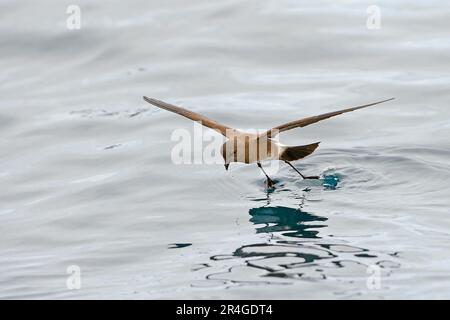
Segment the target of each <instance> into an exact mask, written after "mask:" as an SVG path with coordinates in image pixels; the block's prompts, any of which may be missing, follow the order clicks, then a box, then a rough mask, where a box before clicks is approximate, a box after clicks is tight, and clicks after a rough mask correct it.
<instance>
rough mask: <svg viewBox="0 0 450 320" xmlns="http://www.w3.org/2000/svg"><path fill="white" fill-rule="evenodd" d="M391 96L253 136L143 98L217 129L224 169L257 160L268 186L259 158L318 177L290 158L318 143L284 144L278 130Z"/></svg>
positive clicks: (312, 149)
mask: <svg viewBox="0 0 450 320" xmlns="http://www.w3.org/2000/svg"><path fill="white" fill-rule="evenodd" d="M393 99H394V98H391V99H387V100H382V101H378V102H374V103H370V104H365V105H361V106H357V107H352V108H346V109H342V110H339V111H334V112H329V113H324V114H321V115H318V116H313V117H307V118H303V119H300V120H295V121H291V122H288V123H285V124H282V125H279V126H276V127H274V128H272V129H270V130H268V131H267V132H265V133H263V134H260V135H256V134H251V133H245V132H240V131H238V130H236V129H233V128H231V127H228V126H225V125H223V124H220V123H218V122H216V121H214V120H211V119H209V118H207V117H205V116H202V115H200V114H198V113H195V112H193V111H189V110H187V109H184V108H182V107H179V106H175V105H172V104H169V103H166V102H163V101H160V100H157V99H153V98H148V97H145V96H144V100H145V101H147V102H148V103H150V104H152V105H154V106H157V107H159V108H162V109H165V110H168V111H171V112H175V113H177V114H179V115H182V116H184V117H186V118H188V119H191V120H194V121H198V122H200V123H201V124H202V125H204V126H206V127H208V128H211V129H213V130H216V131H217V132H219V133H220V134H222V135H223V136H225V137H226V138H228V140H227V141H226V142H225V143H224V144H223V146H222V149H221V153H222V157H223V158H224V161H225V168H226V169H228V166H229V164H230V163H231V162H242V163H255V162H256V163H257V164H258V167H260V168H261V170H262V171H263V172H264V174H265V175H266V177H267V181H268V184H269V185H273V181H272V180H271V179H270V178H269V176H268V175H267V174H266V172H265V171H264V169H263V168H262V166H261V163H260V161H262V160H282V161H284V162H286V163H287V164H289V165H290V166H291V167H292V168H293V169H294V170H295V171H297V172H298V173H299V174H300V175H301V176H302V177H303V178H317V177H305V176H303V175H302V174H301V173H300V172H299V171H298V170H297V169H296V168H295V167H294V166H293V165H292V164H291V163H290V161H295V160H298V159H302V158H304V157H306V156H308V155H310V154H312V153H313V152H314V151H315V150H316V149H317V147H318V146H319V142H317V143H313V144H310V145H306V146H285V145H282V144H280V143H278V142H277V141H275V140H273V138H274V137H275V136H276V135H277V134H279V133H280V132H284V131H287V130H291V129H294V128H298V127H306V126H308V125H311V124H313V123H316V122H319V121H322V120H325V119H328V118H331V117H334V116H337V115H340V114H343V113H347V112H352V111H355V110H359V109H363V108H367V107H370V106H374V105H376V104H380V103H383V102H387V101H390V100H393Z"/></svg>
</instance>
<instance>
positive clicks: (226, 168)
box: [224, 163, 230, 171]
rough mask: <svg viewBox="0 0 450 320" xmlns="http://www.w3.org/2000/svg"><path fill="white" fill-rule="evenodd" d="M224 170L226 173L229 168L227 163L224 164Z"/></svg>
mask: <svg viewBox="0 0 450 320" xmlns="http://www.w3.org/2000/svg"><path fill="white" fill-rule="evenodd" d="M224 166H225V170H227V171H228V167H229V166H230V164H229V163H225V165H224Z"/></svg>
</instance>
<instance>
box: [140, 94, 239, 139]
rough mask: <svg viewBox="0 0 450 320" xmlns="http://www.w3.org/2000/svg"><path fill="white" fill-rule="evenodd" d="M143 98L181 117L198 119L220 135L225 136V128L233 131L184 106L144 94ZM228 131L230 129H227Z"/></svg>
mask: <svg viewBox="0 0 450 320" xmlns="http://www.w3.org/2000/svg"><path fill="white" fill-rule="evenodd" d="M144 100H145V101H147V102H148V103H150V104H152V105H154V106H157V107H158V108H162V109H165V110H168V111H171V112H175V113H178V114H179V115H182V116H183V117H186V118H188V119H191V120H194V121H199V122H200V123H201V124H202V125H204V126H205V127H208V128H211V129H214V130H216V131H217V132H219V133H221V134H222V135H224V136H226V135H227V130H231V131H233V128H230V127H227V126H224V125H223V124H220V123H218V122H216V121H214V120H211V119H209V118H207V117H205V116H202V115H200V114H198V113H195V112H192V111H189V110H186V109H184V108H181V107H177V106H174V105H173V104H170V103H167V102H164V101H160V100H157V99H152V98H148V97H146V96H144ZM229 132H230V131H229Z"/></svg>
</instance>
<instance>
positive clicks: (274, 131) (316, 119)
mask: <svg viewBox="0 0 450 320" xmlns="http://www.w3.org/2000/svg"><path fill="white" fill-rule="evenodd" d="M390 100H394V98H390V99H387V100H383V101H378V102H374V103H370V104H365V105H362V106H357V107H353V108H348V109H343V110H339V111H335V112H329V113H325V114H321V115H318V116H314V117H308V118H304V119H300V120H296V121H291V122H288V123H285V124H282V125H280V126H277V127H274V128H272V129H271V130H269V131H267V132H266V133H265V135H267V136H268V137H271V136H272V134H273V135H276V134H278V133H280V132H283V131H287V130H291V129H294V128H297V127H306V126H309V125H310V124H313V123H316V122H319V121H322V120H325V119H328V118H331V117H334V116H337V115H340V114H343V113H347V112H351V111H355V110H358V109H363V108H367V107H370V106H374V105H376V104H380V103H383V102H387V101H390Z"/></svg>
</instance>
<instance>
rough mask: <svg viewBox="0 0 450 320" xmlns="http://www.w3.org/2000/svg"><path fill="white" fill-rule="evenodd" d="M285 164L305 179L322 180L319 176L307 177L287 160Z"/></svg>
mask: <svg viewBox="0 0 450 320" xmlns="http://www.w3.org/2000/svg"><path fill="white" fill-rule="evenodd" d="M284 162H286V163H287V164H288V165H290V166H291V168H292V169H294V170H295V171H296V172H297V173H298V174H299V175H300V176H301V177H302V178H303V179H320V177H319V176H311V177H305V176H304V175H303V174H302V173H301V172H300V171H298V170H297V168H296V167H294V166H293V165H292V163H290V162H289V161H286V160H285V161H284Z"/></svg>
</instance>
